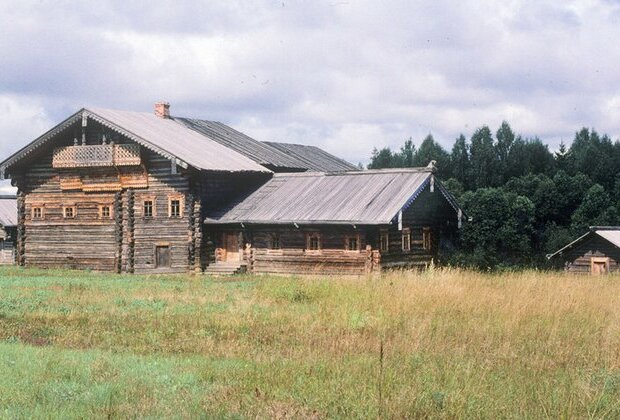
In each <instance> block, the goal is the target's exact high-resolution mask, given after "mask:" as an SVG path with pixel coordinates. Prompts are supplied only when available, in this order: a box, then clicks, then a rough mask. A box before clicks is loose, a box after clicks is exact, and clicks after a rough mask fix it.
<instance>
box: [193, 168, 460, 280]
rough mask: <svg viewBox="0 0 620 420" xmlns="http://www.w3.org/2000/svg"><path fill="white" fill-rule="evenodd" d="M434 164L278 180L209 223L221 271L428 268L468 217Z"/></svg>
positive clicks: (330, 271)
mask: <svg viewBox="0 0 620 420" xmlns="http://www.w3.org/2000/svg"><path fill="white" fill-rule="evenodd" d="M434 169H435V168H434V166H433V165H432V164H431V165H429V167H426V168H406V169H382V170H368V171H357V172H346V173H342V172H336V173H324V172H305V173H295V174H291V173H288V174H275V175H274V176H273V177H272V178H271V179H270V180H269V181H268V182H266V183H265V184H264V185H262V186H261V187H260V188H259V189H258V190H256V191H255V192H254V193H252V194H251V195H250V196H248V197H247V198H245V199H243V200H241V201H240V202H238V203H237V204H235V205H234V206H232V207H231V208H229V209H227V210H226V211H224V212H223V213H220V214H217V212H216V213H215V214H210V215H208V216H207V218H206V219H205V224H206V229H205V233H206V234H207V235H208V236H209V238H210V239H211V240H212V241H213V243H214V245H215V248H214V255H213V256H212V261H214V262H215V264H214V265H212V266H211V267H210V268H209V269H210V270H215V271H217V270H218V266H222V267H225V266H226V263H228V265H234V264H235V263H237V264H238V263H239V262H242V263H243V264H244V265H246V266H247V270H249V271H252V272H255V273H297V274H307V273H321V274H354V275H359V274H364V273H368V272H371V271H376V270H380V269H386V268H406V267H426V266H428V265H429V264H431V263H432V262H433V261H435V262H437V258H438V254H439V248H440V247H441V246H450V242H451V241H452V240H453V239H454V237H455V234H456V231H457V229H458V228H459V227H460V224H461V220H462V217H463V214H462V211H461V209H460V207H459V206H458V204H457V203H456V200H455V199H454V197H452V195H451V194H450V193H449V192H448V191H447V190H446V189H445V187H444V186H443V185H442V184H441V183H440V182H439V180H437V179H436V177H435V174H434Z"/></svg>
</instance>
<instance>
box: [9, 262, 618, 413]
mask: <svg viewBox="0 0 620 420" xmlns="http://www.w3.org/2000/svg"><path fill="white" fill-rule="evenodd" d="M619 296H620V276H606V277H598V278H595V277H576V276H569V275H565V274H564V273H545V272H537V271H525V272H517V273H502V274H483V273H475V272H468V271H459V270H450V269H443V270H442V269H435V270H429V271H427V272H424V273H412V272H401V273H391V274H385V275H382V276H375V277H369V278H321V277H317V278H293V277H269V276H261V277H252V276H240V277H235V278H221V279H217V278H209V277H205V276H120V275H107V274H97V273H88V272H76V271H43V270H32V269H28V270H24V269H20V268H15V267H9V268H0V417H4V418H6V417H8V418H31V417H35V418H40V417H45V418H49V417H62V418H104V417H105V418H120V417H123V418H124V417H141V418H142V417H173V418H186V417H205V418H214V417H217V418H248V417H252V418H257V417H258V418H367V417H372V418H471V417H473V418H618V417H620V305H619V304H618V297H619Z"/></svg>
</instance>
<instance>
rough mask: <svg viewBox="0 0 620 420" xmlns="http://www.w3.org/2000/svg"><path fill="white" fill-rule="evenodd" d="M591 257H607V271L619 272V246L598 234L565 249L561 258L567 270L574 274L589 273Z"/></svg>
mask: <svg viewBox="0 0 620 420" xmlns="http://www.w3.org/2000/svg"><path fill="white" fill-rule="evenodd" d="M592 257H609V271H610V272H620V264H619V262H620V248H618V247H616V246H614V245H613V244H611V243H609V242H608V241H606V240H605V239H603V238H601V237H600V236H598V235H593V236H592V239H590V240H589V241H586V242H584V243H582V244H580V245H578V246H576V247H575V248H573V249H571V250H569V251H566V252H565V254H564V256H563V258H564V260H565V261H566V264H565V268H566V270H567V271H569V272H571V273H575V274H590V264H591V258H592Z"/></svg>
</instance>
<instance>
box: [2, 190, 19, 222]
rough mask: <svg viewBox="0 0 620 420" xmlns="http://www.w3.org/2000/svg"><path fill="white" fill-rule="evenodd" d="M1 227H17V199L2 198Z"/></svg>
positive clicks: (10, 197)
mask: <svg viewBox="0 0 620 420" xmlns="http://www.w3.org/2000/svg"><path fill="white" fill-rule="evenodd" d="M0 225H2V226H17V199H16V198H15V197H12V196H0Z"/></svg>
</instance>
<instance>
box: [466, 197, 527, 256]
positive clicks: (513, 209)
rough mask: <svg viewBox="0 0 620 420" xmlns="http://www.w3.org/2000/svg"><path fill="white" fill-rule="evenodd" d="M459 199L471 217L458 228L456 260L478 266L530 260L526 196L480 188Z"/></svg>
mask: <svg viewBox="0 0 620 420" xmlns="http://www.w3.org/2000/svg"><path fill="white" fill-rule="evenodd" d="M461 202H462V205H463V206H464V207H465V208H466V209H467V212H468V215H469V217H471V218H472V219H473V220H472V222H471V223H466V224H465V226H464V227H463V229H462V232H461V241H462V251H461V252H460V253H459V255H458V256H457V259H458V262H460V263H461V264H465V265H470V266H474V267H478V268H492V267H495V266H497V265H498V264H499V263H503V264H528V263H529V262H530V259H531V255H530V252H531V235H532V232H533V230H534V204H533V203H532V202H531V201H530V200H529V199H528V198H527V197H524V196H520V195H517V194H515V193H512V192H506V191H504V190H502V189H501V188H481V189H478V190H476V191H473V192H471V191H470V192H467V193H465V194H464V195H463V196H462V198H461Z"/></svg>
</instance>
